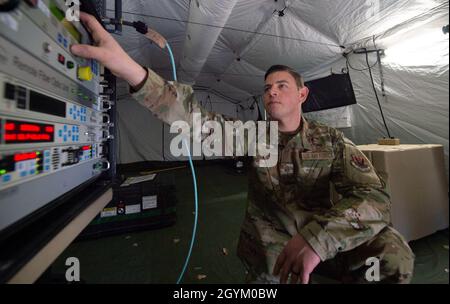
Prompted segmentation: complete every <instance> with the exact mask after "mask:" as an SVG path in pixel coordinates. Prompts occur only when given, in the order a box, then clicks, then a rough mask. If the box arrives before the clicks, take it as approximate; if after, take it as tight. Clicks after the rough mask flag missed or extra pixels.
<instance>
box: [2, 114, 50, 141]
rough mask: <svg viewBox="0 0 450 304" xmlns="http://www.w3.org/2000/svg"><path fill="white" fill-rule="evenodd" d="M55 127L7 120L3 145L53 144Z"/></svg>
mask: <svg viewBox="0 0 450 304" xmlns="http://www.w3.org/2000/svg"><path fill="white" fill-rule="evenodd" d="M54 135H55V127H54V126H53V125H48V124H39V123H34V122H29V121H16V120H7V121H6V124H5V135H4V139H5V143H6V144H18V143H35V142H53V139H54Z"/></svg>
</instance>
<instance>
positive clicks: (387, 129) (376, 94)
mask: <svg viewBox="0 0 450 304" xmlns="http://www.w3.org/2000/svg"><path fill="white" fill-rule="evenodd" d="M365 54H366V62H367V67H368V69H369V74H370V80H371V81H372V87H373V91H374V92H375V97H376V98H377V102H378V107H379V108H380V112H381V117H382V118H383V123H384V127H385V128H386V131H387V134H388V138H392V137H391V133H390V132H389V128H388V126H387V124H386V119H385V118H384V114H383V108H382V107H381V103H380V99H379V98H378V93H377V89H376V88H375V82H374V80H373V75H372V68H371V67H370V63H369V53H368V52H367V50H366V52H365Z"/></svg>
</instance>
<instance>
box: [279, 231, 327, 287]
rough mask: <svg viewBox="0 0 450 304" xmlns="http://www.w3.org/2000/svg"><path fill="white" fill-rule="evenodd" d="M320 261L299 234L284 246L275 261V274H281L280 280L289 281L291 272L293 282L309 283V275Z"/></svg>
mask: <svg viewBox="0 0 450 304" xmlns="http://www.w3.org/2000/svg"><path fill="white" fill-rule="evenodd" d="M319 263H320V257H319V256H318V255H317V253H315V251H314V250H313V249H312V248H311V246H310V245H309V244H308V243H307V242H306V241H305V239H304V238H303V237H302V236H301V235H300V234H297V235H296V236H294V237H293V238H292V239H291V240H290V241H289V242H288V243H287V244H286V247H284V249H283V251H282V252H281V254H280V255H279V256H278V259H277V261H276V263H275V267H274V270H273V274H274V275H280V282H281V283H282V284H285V283H286V282H287V279H288V276H289V273H291V284H296V283H297V282H298V281H299V282H300V283H302V284H308V282H309V276H310V274H311V273H312V272H313V270H314V268H316V266H317V265H318V264H319Z"/></svg>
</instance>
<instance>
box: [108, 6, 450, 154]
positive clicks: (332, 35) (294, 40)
mask: <svg viewBox="0 0 450 304" xmlns="http://www.w3.org/2000/svg"><path fill="white" fill-rule="evenodd" d="M113 9H114V0H107V14H108V15H109V16H111V17H112V16H113V15H114V11H113ZM280 12H281V13H280ZM448 12H449V8H448V0H296V1H295V0H139V1H137V0H123V19H124V20H127V21H138V20H140V21H144V22H145V23H146V24H148V26H149V27H151V28H152V29H154V30H156V31H158V32H159V33H161V34H162V35H163V36H164V37H165V38H166V39H167V40H168V42H169V44H170V45H171V48H172V50H173V52H174V55H175V60H176V65H177V71H178V76H179V80H180V81H181V82H185V83H190V84H195V85H196V86H201V87H203V88H210V90H211V92H212V91H215V92H220V94H221V95H222V96H223V95H225V96H228V97H230V98H232V100H238V101H239V100H240V101H242V102H243V104H244V105H246V106H248V101H252V96H257V95H261V93H262V86H263V76H264V73H265V71H266V70H267V68H269V67H270V66H271V65H273V64H286V65H289V66H292V67H293V68H295V69H296V70H298V71H299V72H300V73H302V74H303V75H304V77H305V78H306V80H313V79H317V78H321V77H325V76H328V75H330V74H331V73H332V72H333V73H341V71H342V68H345V67H346V62H345V60H344V58H343V56H342V55H343V53H344V52H345V51H349V50H351V49H353V48H357V47H360V46H367V47H370V48H373V47H374V41H375V43H376V45H377V47H378V48H383V49H386V57H385V58H383V59H382V63H383V68H384V69H385V73H384V82H385V83H384V84H385V89H386V92H387V96H386V97H384V98H382V104H383V107H385V109H386V113H387V121H388V125H390V127H391V129H392V130H391V133H393V134H394V135H395V136H398V137H400V139H401V140H402V142H404V143H441V144H443V145H444V147H445V151H446V155H447V156H448V128H447V127H446V126H448V35H443V34H442V31H441V30H440V28H442V26H444V25H447V24H448ZM427 30H429V31H428V32H427ZM428 33H431V34H430V35H431V36H433V35H439V37H438V38H437V39H435V40H434V41H433V42H431V40H429V38H430V35H429V34H428ZM416 36H417V37H419V36H421V37H424V38H421V39H422V40H421V41H417V40H416V41H413V40H414V39H411V38H414V37H416ZM115 37H116V39H117V40H118V41H119V42H120V43H121V45H122V46H123V47H124V48H125V50H126V51H127V52H128V53H129V54H130V55H131V56H132V57H133V58H134V59H136V60H137V61H138V62H139V63H140V64H142V65H145V66H148V67H150V68H152V69H153V70H155V71H157V72H158V73H159V74H161V75H162V76H163V77H165V78H167V79H172V73H171V65H170V60H169V56H168V53H167V51H166V50H161V49H159V48H158V47H157V46H156V45H155V44H152V43H151V42H149V41H148V40H147V39H146V38H145V37H144V36H142V35H140V34H138V33H137V32H136V31H135V30H134V29H133V28H129V27H124V29H123V33H122V35H115ZM406 40H408V41H410V44H409V46H408V47H407V48H406V45H407V44H405V45H403V46H402V45H401V44H402V41H406ZM400 46H402V48H400ZM426 48H429V49H426ZM400 49H401V50H400ZM432 56H434V57H432ZM430 58H431V59H433V58H434V60H431V61H430ZM370 60H371V62H374V60H376V59H374V58H373V57H371V58H370ZM407 60H413V62H412V63H411V62H409V63H408V62H406V61H407ZM350 61H351V64H352V66H353V67H355V68H357V69H362V71H355V70H350V76H351V78H352V83H353V86H354V89H355V95H356V99H357V102H358V104H357V105H355V106H354V107H353V111H352V113H353V115H354V117H353V126H352V128H351V129H349V130H346V134H347V135H348V136H349V137H350V138H351V139H352V140H354V141H355V142H356V143H358V144H364V143H373V142H374V141H375V140H376V138H377V137H381V136H382V135H383V134H384V133H385V132H384V127H383V125H382V124H381V120H380V117H379V110H378V108H377V106H376V100H375V97H374V93H373V90H372V85H371V82H370V78H369V77H368V73H367V69H366V68H367V66H366V65H365V58H364V56H361V55H359V56H358V55H351V56H350ZM373 73H374V78H375V86H376V87H377V90H381V77H380V75H379V71H378V66H375V65H374V71H373ZM120 87H121V90H120V91H119V95H120V96H122V97H124V98H125V99H127V98H128V97H126V96H127V86H126V85H124V84H121V86H120ZM122 99H123V98H122ZM199 99H200V102H202V100H203V101H205V100H206V99H207V97H205V96H203V95H199ZM213 104H214V107H213V106H211V104H210V105H209V106H210V107H211V108H213V110H214V111H218V112H221V113H227V114H233V113H236V112H237V111H236V108H237V107H236V105H234V104H232V103H227V102H224V103H223V105H222V106H220V102H217V103H215V102H214V101H213ZM216 105H218V106H216ZM138 110H139V106H136V107H135V106H134V105H133V106H131V105H130V104H129V103H128V102H127V103H123V104H122V106H120V107H119V114H120V116H121V117H120V119H121V120H122V124H121V125H122V127H120V128H121V129H122V131H123V130H125V129H127V128H128V129H130V132H133V131H132V130H133V128H134V127H133V126H131V123H128V125H127V126H124V123H125V124H127V123H126V122H127V121H130V120H129V119H128V118H130V119H132V121H133V122H134V121H135V118H136V117H137V116H139V115H144V114H139V115H135V114H136V113H135V112H136V111H138ZM208 110H210V108H208ZM421 111H427V112H426V113H421V114H418V113H420V112H421ZM244 114H245V113H244ZM147 115H149V116H151V114H149V113H148V114H147ZM237 115H238V116H239V115H241V113H238V114H237ZM418 116H420V119H419V118H418ZM242 117H248V118H250V117H254V113H247V114H245V115H242ZM143 119H146V122H147V123H148V121H149V120H148V117H147V118H143ZM151 121H152V123H151V125H152V128H153V129H155V126H157V125H158V126H160V124H159V122H157V121H156V119H155V120H154V121H153V120H151ZM143 123H144V121H143ZM443 126H445V127H443ZM137 130H142V128H137V129H136V131H137ZM164 132H166V133H167V131H164V130H163V132H162V133H164ZM127 134H128V133H127ZM130 134H131V133H130ZM155 134H158V136H159V137H161V136H162V137H164V136H163V135H161V133H159V131H157V132H155ZM155 136H156V135H155ZM158 136H156V137H158ZM156 137H154V138H152V137H150V138H149V139H148V141H147V143H146V144H143V143H140V144H139V147H138V146H136V148H135V149H134V152H133V153H131V152H130V150H129V148H128V146H129V145H133V144H132V143H129V142H128V141H127V148H126V149H125V148H124V150H123V151H126V153H125V152H124V153H122V155H121V160H122V161H123V162H131V161H138V160H149V159H150V160H160V159H161V156H164V154H166V155H165V157H163V158H164V159H172V158H171V157H170V155H167V151H166V153H164V149H161V145H167V142H168V140H169V138H170V136H169V135H167V134H166V137H168V138H166V140H165V141H164V143H163V144H161V143H160V141H159V139H158V138H159V137H158V138H156ZM122 140H123V141H122V142H125V141H124V138H123V136H122ZM121 148H123V147H122V143H121ZM132 154H133V155H139V157H131V158H127V156H126V155H132Z"/></svg>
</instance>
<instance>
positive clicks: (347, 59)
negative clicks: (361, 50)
mask: <svg viewBox="0 0 450 304" xmlns="http://www.w3.org/2000/svg"><path fill="white" fill-rule="evenodd" d="M348 55H349V54H344V57H345V60H346V61H347V68H348V67H350V68H351V69H352V70H355V71H357V72H365V71H367V70H369V68H370V69H372V68H374V67H375V66H376V65H377V64H378V62H379V61H378V57H377V61H376V62H375V63H374V64H373V65H371V66H369V67H368V68H364V69H357V68H354V67H352V65H351V64H350V59H349V56H348Z"/></svg>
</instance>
